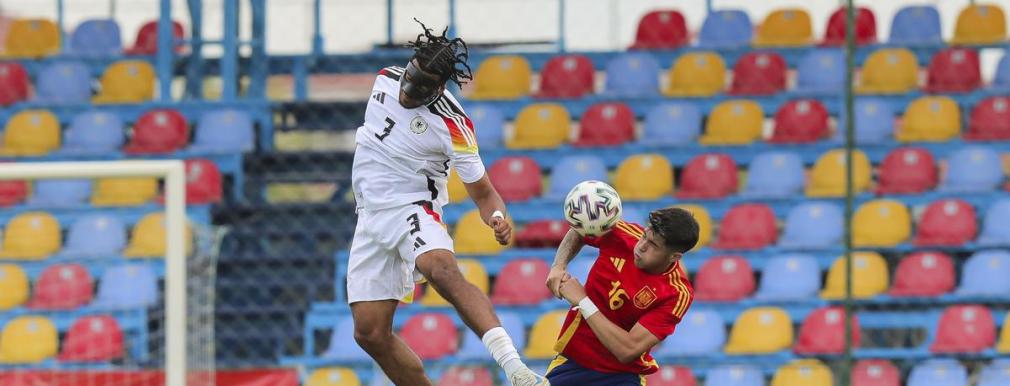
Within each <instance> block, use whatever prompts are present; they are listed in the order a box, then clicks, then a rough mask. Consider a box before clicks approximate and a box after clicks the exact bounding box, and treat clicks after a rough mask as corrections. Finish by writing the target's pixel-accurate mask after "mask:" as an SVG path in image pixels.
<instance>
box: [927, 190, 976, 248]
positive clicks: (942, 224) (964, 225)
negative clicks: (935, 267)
mask: <svg viewBox="0 0 1010 386" xmlns="http://www.w3.org/2000/svg"><path fill="white" fill-rule="evenodd" d="M977 233H978V223H977V220H976V216H975V207H973V206H971V204H969V203H967V202H965V201H964V200H959V199H948V200H940V201H934V202H932V203H930V204H929V206H927V207H926V211H925V212H924V213H923V214H922V218H921V219H920V220H919V224H918V226H916V233H915V239H914V240H912V243H913V244H915V245H916V246H960V245H964V244H965V243H967V242H970V241H972V240H974V239H975V235H976V234H977Z"/></svg>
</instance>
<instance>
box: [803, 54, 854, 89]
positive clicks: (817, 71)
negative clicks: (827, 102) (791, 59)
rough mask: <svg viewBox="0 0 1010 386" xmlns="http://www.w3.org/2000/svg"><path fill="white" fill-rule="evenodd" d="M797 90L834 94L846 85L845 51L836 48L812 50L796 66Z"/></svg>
mask: <svg viewBox="0 0 1010 386" xmlns="http://www.w3.org/2000/svg"><path fill="white" fill-rule="evenodd" d="M796 72H797V75H796V91H797V92H799V93H813V94H834V93H840V92H842V90H843V89H844V87H845V52H843V51H842V50H840V49H836V48H823V49H816V50H811V51H810V53H808V54H806V55H804V56H803V58H802V59H800V63H799V65H798V66H797V67H796Z"/></svg>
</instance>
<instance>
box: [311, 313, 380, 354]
mask: <svg viewBox="0 0 1010 386" xmlns="http://www.w3.org/2000/svg"><path fill="white" fill-rule="evenodd" d="M323 358H328V359H334V360H338V361H371V357H369V356H368V353H366V352H365V350H363V349H362V348H361V346H358V344H357V343H356V342H355V341H354V319H353V318H351V317H350V316H346V317H343V318H341V319H340V320H339V321H337V325H336V326H335V327H334V328H333V332H332V333H331V334H330V346H329V347H327V348H326V352H324V353H323Z"/></svg>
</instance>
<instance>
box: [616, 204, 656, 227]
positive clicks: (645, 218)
mask: <svg viewBox="0 0 1010 386" xmlns="http://www.w3.org/2000/svg"><path fill="white" fill-rule="evenodd" d="M621 211H622V212H621V219H622V220H624V221H626V222H630V223H635V224H638V225H641V226H643V227H644V226H646V225H648V222H649V212H648V211H642V210H638V209H636V208H633V207H623V208H621Z"/></svg>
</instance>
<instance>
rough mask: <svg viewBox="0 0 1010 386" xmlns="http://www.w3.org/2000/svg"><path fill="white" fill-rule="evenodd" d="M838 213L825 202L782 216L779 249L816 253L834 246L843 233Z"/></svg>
mask: <svg viewBox="0 0 1010 386" xmlns="http://www.w3.org/2000/svg"><path fill="white" fill-rule="evenodd" d="M844 222H845V220H844V217H843V215H842V209H841V208H840V207H838V205H835V204H832V203H828V202H816V201H815V202H805V203H803V204H800V205H797V206H795V207H793V208H792V209H791V210H790V211H789V214H788V215H787V216H786V223H785V230H784V231H783V233H782V238H781V239H780V240H779V246H780V247H782V248H786V249H817V248H825V247H833V246H837V245H839V244H840V243H841V242H842V234H843V232H844V231H845V229H844V227H845V224H844Z"/></svg>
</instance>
